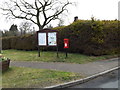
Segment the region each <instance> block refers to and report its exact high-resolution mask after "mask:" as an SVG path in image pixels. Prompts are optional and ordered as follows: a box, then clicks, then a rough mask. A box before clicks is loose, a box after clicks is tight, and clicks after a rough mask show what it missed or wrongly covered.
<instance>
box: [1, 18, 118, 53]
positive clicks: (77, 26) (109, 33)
mask: <svg viewBox="0 0 120 90" xmlns="http://www.w3.org/2000/svg"><path fill="white" fill-rule="evenodd" d="M118 26H120V25H119V24H118V21H117V20H113V21H99V20H79V21H77V22H74V23H72V24H70V25H69V26H63V27H57V28H54V29H55V30H58V31H59V34H58V45H59V46H58V47H59V50H60V51H64V48H63V45H64V44H63V39H64V38H68V39H70V48H69V49H68V51H69V52H72V53H83V54H87V55H104V54H115V53H119V52H118V50H119V49H120V47H119V45H120V38H119V33H120V30H119V29H118ZM2 41H3V49H20V50H36V49H37V44H36V43H37V40H36V35H26V36H21V37H8V38H3V39H2ZM43 49H44V50H46V49H48V50H55V48H43Z"/></svg>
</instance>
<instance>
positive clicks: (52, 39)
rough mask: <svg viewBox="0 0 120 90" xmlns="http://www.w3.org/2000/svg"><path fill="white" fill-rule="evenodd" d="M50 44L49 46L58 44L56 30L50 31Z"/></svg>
mask: <svg viewBox="0 0 120 90" xmlns="http://www.w3.org/2000/svg"><path fill="white" fill-rule="evenodd" d="M48 45H49V46H56V45H57V33H56V32H49V33H48Z"/></svg>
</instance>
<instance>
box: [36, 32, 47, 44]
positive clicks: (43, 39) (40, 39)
mask: <svg viewBox="0 0 120 90" xmlns="http://www.w3.org/2000/svg"><path fill="white" fill-rule="evenodd" d="M46 41H47V40H46V33H38V45H43V46H46V45H47V42H46Z"/></svg>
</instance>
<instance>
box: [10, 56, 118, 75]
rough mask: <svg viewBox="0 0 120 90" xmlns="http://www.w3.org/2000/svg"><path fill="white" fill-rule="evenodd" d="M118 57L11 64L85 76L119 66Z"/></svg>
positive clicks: (13, 62) (16, 62)
mask: <svg viewBox="0 0 120 90" xmlns="http://www.w3.org/2000/svg"><path fill="white" fill-rule="evenodd" d="M118 60H119V59H118V58H113V59H108V60H100V61H96V62H90V63H87V64H71V63H59V62H58V63H57V62H55V63H54V62H37V61H36V62H30V61H27V62H26V61H19V62H18V61H12V62H11V66H18V67H30V68H40V69H51V70H60V71H68V72H75V73H81V74H82V75H85V76H90V75H93V74H97V73H100V72H103V71H105V70H109V69H112V68H115V67H118Z"/></svg>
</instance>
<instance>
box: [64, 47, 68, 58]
mask: <svg viewBox="0 0 120 90" xmlns="http://www.w3.org/2000/svg"><path fill="white" fill-rule="evenodd" d="M65 51H66V57H65V58H67V57H68V54H67V48H66V49H65Z"/></svg>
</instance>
